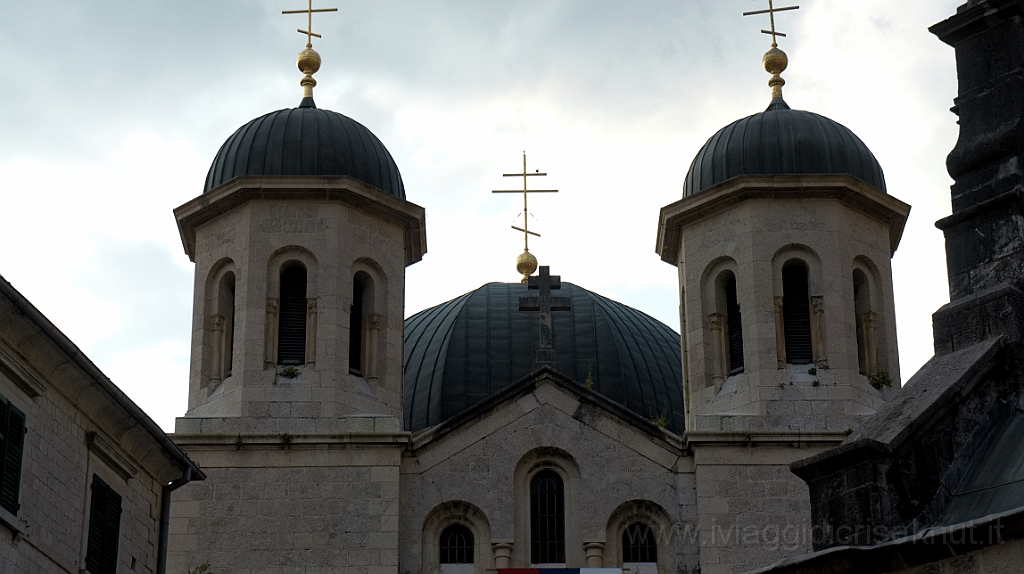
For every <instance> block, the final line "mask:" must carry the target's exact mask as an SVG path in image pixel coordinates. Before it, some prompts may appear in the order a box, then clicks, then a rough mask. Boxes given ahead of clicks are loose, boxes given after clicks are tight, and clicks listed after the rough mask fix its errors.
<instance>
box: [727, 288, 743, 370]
mask: <svg viewBox="0 0 1024 574" xmlns="http://www.w3.org/2000/svg"><path fill="white" fill-rule="evenodd" d="M725 332H726V336H727V337H728V342H729V374H730V375H735V374H737V373H742V372H743V321H742V318H741V317H740V304H739V302H738V301H737V298H736V276H735V275H731V274H730V275H729V278H728V279H726V281H725Z"/></svg>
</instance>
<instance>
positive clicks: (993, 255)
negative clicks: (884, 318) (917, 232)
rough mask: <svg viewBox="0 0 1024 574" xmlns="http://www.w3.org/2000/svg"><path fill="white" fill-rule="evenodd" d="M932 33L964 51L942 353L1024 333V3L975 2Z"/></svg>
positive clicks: (959, 55) (940, 322)
mask: <svg viewBox="0 0 1024 574" xmlns="http://www.w3.org/2000/svg"><path fill="white" fill-rule="evenodd" d="M931 31H932V33H934V34H935V35H936V36H938V37H939V38H940V39H941V40H942V41H943V42H945V43H947V44H949V45H950V46H952V47H953V48H954V49H955V50H956V64H957V72H958V76H959V80H960V93H959V96H958V97H957V98H956V100H955V106H954V107H953V109H952V111H953V112H954V113H956V114H957V115H958V116H959V117H960V122H959V123H960V139H959V141H958V142H957V144H956V147H955V148H954V149H953V151H952V153H950V154H949V158H948V160H947V167H948V169H949V174H950V175H951V176H952V177H953V179H954V180H955V183H954V185H953V187H952V203H953V214H952V215H951V216H949V217H947V218H945V219H942V220H940V221H939V222H937V223H936V226H937V227H938V228H939V229H941V230H942V231H943V233H944V234H945V237H946V264H947V267H948V272H949V296H950V303H949V305H946V306H945V307H943V308H942V309H940V310H939V311H938V312H937V313H935V316H934V334H935V351H936V354H939V355H942V354H945V353H949V352H951V351H955V350H957V349H961V348H964V347H966V346H969V345H971V344H973V343H976V342H978V341H981V340H984V339H987V338H989V337H991V336H993V335H999V334H1001V335H1006V336H1008V337H1009V338H1011V339H1014V340H1022V337H1024V328H1022V324H1024V292H1022V291H1021V290H1022V289H1024V121H1022V116H1024V0H971V1H970V2H968V3H966V4H964V5H963V6H960V7H959V8H958V9H957V13H956V15H954V16H952V17H950V18H949V19H947V20H945V21H943V22H940V23H939V24H936V25H935V26H933V27H932V28H931Z"/></svg>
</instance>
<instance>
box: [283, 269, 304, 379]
mask: <svg viewBox="0 0 1024 574" xmlns="http://www.w3.org/2000/svg"><path fill="white" fill-rule="evenodd" d="M278 317H279V318H278V347H277V349H278V350H277V364H279V365H301V364H304V363H305V362H306V268H305V267H302V266H301V265H292V266H289V267H285V268H284V269H283V270H281V307H280V314H279V315H278Z"/></svg>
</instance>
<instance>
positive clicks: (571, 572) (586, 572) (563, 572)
mask: <svg viewBox="0 0 1024 574" xmlns="http://www.w3.org/2000/svg"><path fill="white" fill-rule="evenodd" d="M498 574H622V568H498Z"/></svg>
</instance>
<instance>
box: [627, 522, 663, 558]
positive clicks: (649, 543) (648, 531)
mask: <svg viewBox="0 0 1024 574" xmlns="http://www.w3.org/2000/svg"><path fill="white" fill-rule="evenodd" d="M657 561H658V540H657V538H656V537H655V535H654V529H653V528H651V527H650V526H649V525H647V524H644V523H643V522H634V523H633V524H630V525H629V526H627V527H626V529H625V530H623V531H622V562H623V563H629V562H632V563H636V562H657Z"/></svg>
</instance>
